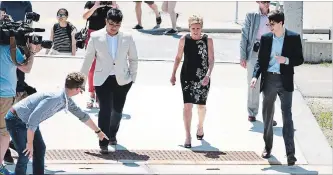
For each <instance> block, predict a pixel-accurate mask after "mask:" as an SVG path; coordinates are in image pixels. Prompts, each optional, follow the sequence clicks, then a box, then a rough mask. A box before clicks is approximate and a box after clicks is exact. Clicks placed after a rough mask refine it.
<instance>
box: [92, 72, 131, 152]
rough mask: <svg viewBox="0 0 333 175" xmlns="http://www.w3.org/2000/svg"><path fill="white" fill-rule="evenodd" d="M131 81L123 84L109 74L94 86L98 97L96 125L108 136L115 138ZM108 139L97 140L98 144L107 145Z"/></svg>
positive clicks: (112, 139) (111, 139)
mask: <svg viewBox="0 0 333 175" xmlns="http://www.w3.org/2000/svg"><path fill="white" fill-rule="evenodd" d="M131 86H132V82H131V83H129V84H126V85H123V86H120V85H119V84H118V83H117V80H116V77H115V76H109V77H108V78H107V79H106V80H105V82H104V83H103V84H102V85H101V86H95V90H96V95H97V98H98V99H99V108H100V110H99V113H98V127H99V128H101V130H102V131H103V132H104V133H105V134H106V135H107V136H108V137H109V139H110V141H114V140H116V135H117V132H118V129H119V125H120V120H121V118H122V112H123V108H124V105H125V101H126V96H127V93H128V91H129V90H130V88H131ZM108 144H109V141H108V140H106V139H104V140H102V141H99V146H107V145H108Z"/></svg>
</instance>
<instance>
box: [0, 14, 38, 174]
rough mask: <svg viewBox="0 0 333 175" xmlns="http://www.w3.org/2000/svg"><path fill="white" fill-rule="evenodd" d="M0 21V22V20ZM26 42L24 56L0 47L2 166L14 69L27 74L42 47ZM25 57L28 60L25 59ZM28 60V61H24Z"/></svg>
mask: <svg viewBox="0 0 333 175" xmlns="http://www.w3.org/2000/svg"><path fill="white" fill-rule="evenodd" d="M0 20H2V19H1V18H0ZM27 42H28V49H27V52H26V53H25V56H23V54H22V53H21V51H20V50H19V48H18V47H16V52H15V54H14V53H11V51H12V50H11V46H10V45H3V44H2V45H0V65H1V69H0V86H1V89H0V162H1V164H2V162H3V158H4V155H5V152H6V151H7V149H8V144H9V140H10V137H9V134H8V131H7V130H6V125H5V121H4V117H5V114H6V113H7V112H8V110H9V109H10V107H11V106H12V105H13V103H14V101H15V97H16V85H17V75H16V69H17V68H18V69H19V70H21V71H22V72H24V73H29V72H30V70H31V67H32V64H33V62H34V55H35V54H36V53H37V52H39V51H40V50H41V49H42V47H41V45H40V44H38V45H34V44H31V43H29V40H28V41H27ZM12 54H13V55H16V57H14V59H16V60H15V61H16V62H17V63H19V64H21V65H19V66H18V65H17V64H15V63H14V62H13V60H12ZM25 57H26V58H27V57H28V59H25ZM25 60H29V61H25ZM1 164H0V174H1V173H2V174H9V172H8V171H7V170H6V169H5V168H4V166H2V165H1Z"/></svg>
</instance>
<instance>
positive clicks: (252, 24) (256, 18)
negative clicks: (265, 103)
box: [240, 1, 277, 126]
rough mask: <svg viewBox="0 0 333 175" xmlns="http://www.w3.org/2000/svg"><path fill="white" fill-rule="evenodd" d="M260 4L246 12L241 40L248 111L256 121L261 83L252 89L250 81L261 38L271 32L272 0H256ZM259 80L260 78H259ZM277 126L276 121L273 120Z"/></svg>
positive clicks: (252, 119)
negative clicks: (269, 17) (254, 10)
mask: <svg viewBox="0 0 333 175" xmlns="http://www.w3.org/2000/svg"><path fill="white" fill-rule="evenodd" d="M256 2H257V3H258V5H259V10H258V11H256V12H250V13H247V14H246V17H245V23H244V25H243V28H242V37H241V41H240V57H241V59H240V64H241V66H242V67H244V68H246V69H247V81H248V96H247V111H248V120H249V121H251V122H254V121H256V116H257V114H258V109H259V99H260V91H259V84H260V82H259V83H257V85H256V86H255V87H254V88H253V89H252V88H250V82H251V79H252V74H253V70H254V66H255V64H256V62H257V60H258V51H259V47H260V38H261V36H262V35H263V34H265V33H268V32H270V29H269V27H268V26H267V25H266V24H267V23H268V17H267V14H268V13H269V6H270V1H256ZM258 81H259V80H258ZM273 125H274V126H276V125H277V123H276V121H274V122H273Z"/></svg>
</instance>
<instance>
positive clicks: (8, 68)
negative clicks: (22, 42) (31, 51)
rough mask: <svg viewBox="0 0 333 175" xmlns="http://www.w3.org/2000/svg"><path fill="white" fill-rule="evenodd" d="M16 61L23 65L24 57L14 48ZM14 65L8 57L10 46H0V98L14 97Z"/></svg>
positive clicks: (15, 81)
mask: <svg viewBox="0 0 333 175" xmlns="http://www.w3.org/2000/svg"><path fill="white" fill-rule="evenodd" d="M16 61H17V62H18V63H23V61H24V57H23V55H22V53H21V51H20V50H19V49H18V48H16ZM16 68H17V67H16V65H15V64H14V63H13V61H12V58H11V57H10V46H9V45H0V97H7V98H8V97H15V96H16V83H17V77H16Z"/></svg>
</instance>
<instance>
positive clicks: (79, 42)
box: [75, 25, 88, 49]
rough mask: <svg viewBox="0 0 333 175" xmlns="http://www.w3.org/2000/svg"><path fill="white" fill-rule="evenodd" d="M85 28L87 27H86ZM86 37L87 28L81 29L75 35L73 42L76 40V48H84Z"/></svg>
mask: <svg viewBox="0 0 333 175" xmlns="http://www.w3.org/2000/svg"><path fill="white" fill-rule="evenodd" d="M86 26H87V25H86ZM87 37H88V29H87V27H86V28H84V29H82V30H81V31H80V32H78V33H76V34H75V40H76V47H77V48H80V49H83V48H84V46H85V41H86V39H87Z"/></svg>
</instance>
